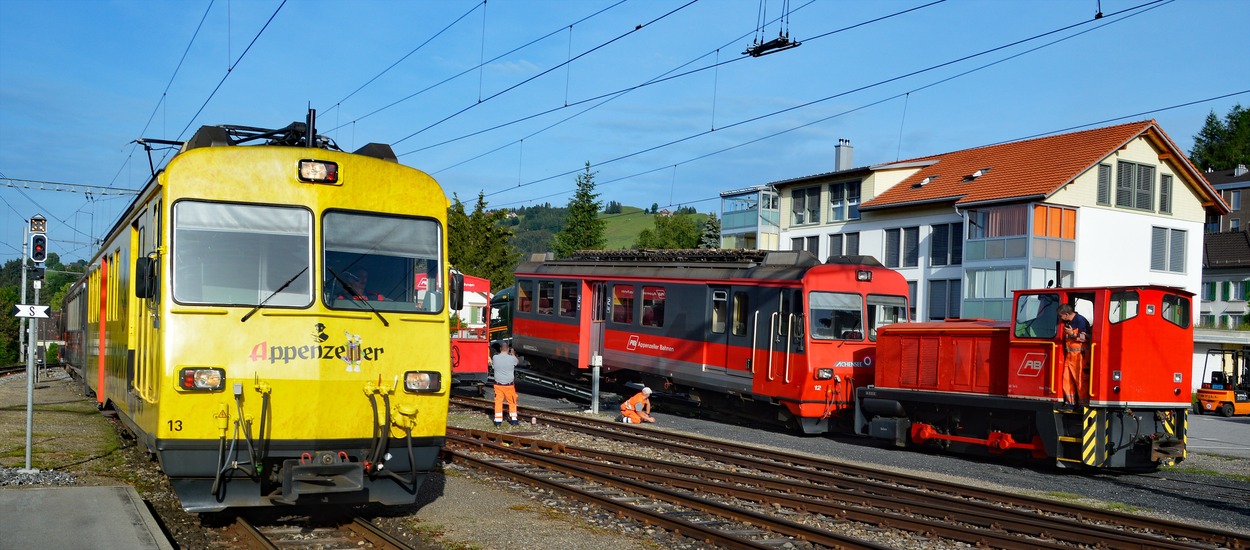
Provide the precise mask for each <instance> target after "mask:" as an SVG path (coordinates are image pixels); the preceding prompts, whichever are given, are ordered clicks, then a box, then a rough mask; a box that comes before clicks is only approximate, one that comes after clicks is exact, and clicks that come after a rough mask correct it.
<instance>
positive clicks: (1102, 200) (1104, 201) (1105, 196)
mask: <svg viewBox="0 0 1250 550" xmlns="http://www.w3.org/2000/svg"><path fill="white" fill-rule="evenodd" d="M1098 204H1101V205H1105V206H1110V205H1111V165H1110V164H1099V165H1098Z"/></svg>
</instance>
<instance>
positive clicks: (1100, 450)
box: [1081, 407, 1107, 466]
mask: <svg viewBox="0 0 1250 550" xmlns="http://www.w3.org/2000/svg"><path fill="white" fill-rule="evenodd" d="M1106 424H1107V423H1106V416H1105V413H1104V411H1103V410H1102V409H1095V408H1093V407H1086V408H1085V418H1084V419H1083V421H1082V426H1083V428H1082V430H1081V463H1082V464H1085V465H1086V466H1098V465H1100V464H1102V463H1103V461H1105V460H1106V459H1107V457H1106V456H1105V454H1106V449H1107V426H1106Z"/></svg>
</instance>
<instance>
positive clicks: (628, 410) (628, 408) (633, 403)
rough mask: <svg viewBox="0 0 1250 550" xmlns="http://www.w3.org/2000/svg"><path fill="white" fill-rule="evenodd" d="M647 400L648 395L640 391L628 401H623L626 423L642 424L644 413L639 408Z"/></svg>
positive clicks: (622, 408)
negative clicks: (640, 412)
mask: <svg viewBox="0 0 1250 550" xmlns="http://www.w3.org/2000/svg"><path fill="white" fill-rule="evenodd" d="M646 402H647V396H646V395H645V394H642V393H639V394H637V395H634V396H633V397H631V398H629V400H628V401H626V402H624V403H621V416H623V417H625V423H626V424H642V415H641V414H639V412H638V411H639V410H641V409H642V407H643V404H644V403H646Z"/></svg>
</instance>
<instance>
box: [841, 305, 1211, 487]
mask: <svg viewBox="0 0 1250 550" xmlns="http://www.w3.org/2000/svg"><path fill="white" fill-rule="evenodd" d="M1191 297H1192V294H1190V293H1188V292H1186V291H1183V290H1179V289H1176V288H1169V287H1162V286H1134V287H1109V288H1051V289H1032V290H1020V291H1017V292H1016V294H1015V309H1014V313H1013V315H1012V320H1011V321H1010V322H1007V321H990V320H984V319H950V320H947V321H946V322H934V323H910V324H905V325H892V326H890V327H885V328H883V329H882V331H881V333H880V336H879V338H878V344H879V347H878V354H877V357H878V363H877V371H876V380H875V383H874V385H873V387H871V388H866V389H865V390H863V391H862V392H861V394H860V396H859V397H860V402H859V408H860V410H859V413H858V422H859V430H860V431H861V433H871V434H872V435H875V436H878V437H883V438H887V439H894V440H895V441H896V443H898V444H899V445H901V446H906V445H909V444H916V445H926V444H927V445H937V446H941V447H961V448H963V449H964V450H969V449H977V448H978V447H980V450H982V451H987V452H991V453H1001V452H1008V451H1012V450H1023V451H1026V452H1029V453H1031V454H1032V455H1033V456H1035V457H1038V458H1042V457H1049V458H1053V459H1055V460H1057V461H1059V463H1061V464H1063V463H1076V464H1085V465H1089V466H1100V467H1124V468H1149V467H1152V466H1157V465H1158V464H1161V463H1165V462H1170V461H1178V460H1180V459H1183V457H1184V432H1185V418H1186V411H1187V409H1188V407H1189V404H1190V387H1191V386H1190V380H1189V377H1190V370H1191V367H1190V360H1191V359H1190V354H1191V350H1192V349H1193V326H1192V316H1193V312H1192V310H1191ZM1064 304H1067V305H1071V306H1073V307H1074V308H1075V310H1076V312H1077V313H1078V314H1080V315H1082V316H1083V317H1085V318H1086V319H1088V321H1089V323H1090V331H1089V336H1088V339H1087V341H1086V342H1085V345H1082V346H1079V347H1077V348H1073V349H1077V350H1079V352H1078V356H1077V357H1076V358H1074V360H1075V361H1077V362H1078V363H1079V367H1075V368H1074V371H1076V372H1077V377H1076V384H1075V389H1076V390H1077V404H1076V406H1075V407H1064V406H1061V404H1062V402H1063V390H1062V376H1063V371H1064V362H1065V344H1064V341H1063V339H1062V330H1061V328H1062V321H1060V319H1059V313H1058V310H1059V307H1060V306H1061V305H1064Z"/></svg>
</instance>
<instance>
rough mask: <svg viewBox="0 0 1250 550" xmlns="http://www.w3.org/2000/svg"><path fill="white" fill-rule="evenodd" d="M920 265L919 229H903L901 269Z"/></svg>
mask: <svg viewBox="0 0 1250 550" xmlns="http://www.w3.org/2000/svg"><path fill="white" fill-rule="evenodd" d="M919 263H920V228H919V227H908V228H904V229H903V267H916V266H917V265H919Z"/></svg>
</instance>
